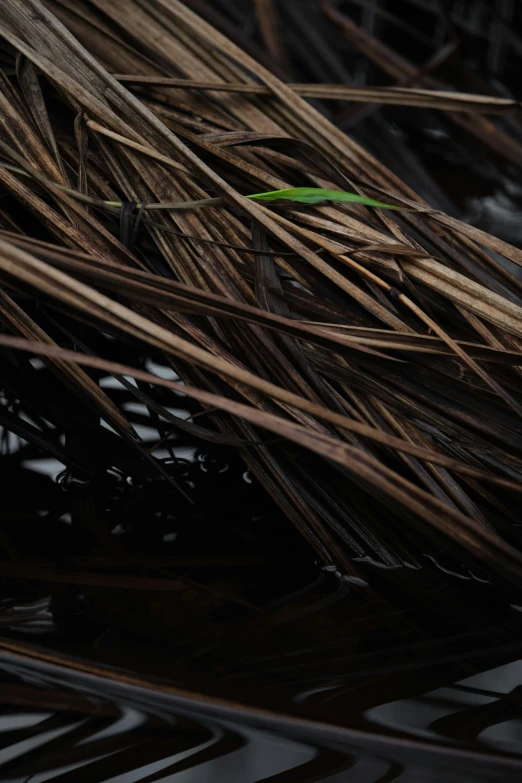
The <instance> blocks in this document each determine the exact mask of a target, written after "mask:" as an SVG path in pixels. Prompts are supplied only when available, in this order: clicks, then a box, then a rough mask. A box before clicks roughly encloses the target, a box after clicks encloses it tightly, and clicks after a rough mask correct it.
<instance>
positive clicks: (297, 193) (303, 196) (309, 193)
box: [247, 188, 401, 209]
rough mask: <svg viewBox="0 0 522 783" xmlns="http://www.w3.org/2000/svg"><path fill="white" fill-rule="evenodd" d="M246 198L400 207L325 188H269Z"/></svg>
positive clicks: (301, 202) (389, 207)
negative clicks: (265, 191) (267, 190)
mask: <svg viewBox="0 0 522 783" xmlns="http://www.w3.org/2000/svg"><path fill="white" fill-rule="evenodd" d="M247 198H251V199H256V201H279V200H280V199H285V200H286V201H297V202H299V203H300V204H320V203H321V202H322V201H332V202H333V203H334V204H342V203H350V204H364V205H365V206H367V207H381V208H382V209H401V207H397V206H394V205H393V204H385V203H384V202H382V201H375V200H374V199H373V198H366V197H365V196H359V195H358V194H357V193H346V192H345V191H344V190H326V189H325V188H286V190H271V191H269V192H267V193H254V195H251V196H247Z"/></svg>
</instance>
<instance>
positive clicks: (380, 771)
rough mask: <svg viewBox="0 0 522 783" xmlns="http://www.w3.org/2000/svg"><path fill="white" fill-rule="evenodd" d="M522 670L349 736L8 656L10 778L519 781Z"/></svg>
mask: <svg viewBox="0 0 522 783" xmlns="http://www.w3.org/2000/svg"><path fill="white" fill-rule="evenodd" d="M448 675H450V672H449V671H448ZM521 675H522V662H520V661H519V660H516V661H513V662H512V663H509V664H505V665H502V666H499V667H496V668H494V669H490V670H489V671H484V672H482V673H480V674H477V675H474V676H471V677H468V678H466V679H464V680H460V681H458V682H455V683H449V684H448V685H447V686H445V687H441V688H436V689H434V690H430V691H427V692H425V693H422V694H418V695H416V696H415V697H413V696H412V697H410V698H407V699H399V700H396V701H393V702H387V703H383V704H382V705H380V706H377V707H374V708H373V709H371V710H369V711H367V712H366V714H365V716H364V718H365V721H366V724H367V730H366V731H350V730H343V729H340V728H337V729H336V728H330V727H325V726H320V725H318V724H314V723H311V722H308V721H297V720H289V719H283V718H279V719H275V718H272V717H271V716H267V715H262V714H256V713H255V712H252V711H241V710H239V709H237V708H233V707H232V708H230V707H227V706H226V705H219V704H217V705H213V706H208V705H207V706H206V707H205V708H203V709H202V708H201V705H198V703H197V701H196V700H191V699H187V698H184V697H181V696H177V695H169V694H159V693H153V692H152V691H150V690H147V689H144V688H141V687H139V686H131V685H128V684H125V685H122V684H119V685H118V684H114V683H111V682H110V681H109V682H107V681H104V680H103V679H100V678H97V677H95V676H92V675H81V674H78V673H75V674H74V676H73V677H68V676H67V674H66V673H65V671H64V669H63V668H59V667H56V666H53V665H52V664H47V665H46V664H42V663H38V664H35V663H33V664H31V663H28V662H27V661H24V660H23V658H21V657H20V656H17V655H13V654H7V653H3V654H2V656H1V681H2V691H1V696H0V699H1V701H2V702H3V703H4V704H5V702H7V703H8V704H9V705H10V706H4V707H3V709H2V713H1V715H0V765H1V766H0V770H1V779H2V780H3V781H6V782H7V781H9V782H10V783H21V782H22V781H26V780H29V779H30V780H31V781H32V783H37V782H38V783H39V782H40V781H42V782H43V781H45V780H53V781H63V783H66V782H67V781H73V780H74V781H107V783H108V782H109V781H110V783H116V782H118V783H120V782H121V783H131V782H132V781H150V783H152V781H177V782H178V783H192V782H193V781H194V783H195V782H196V781H198V783H207V781H208V782H209V783H210V782H211V781H212V783H213V782H214V781H221V780H234V781H236V780H237V781H244V782H245V783H247V782H248V781H252V783H254V781H260V780H273V781H281V782H282V781H305V780H306V781H308V780H310V781H312V780H325V781H331V782H332V783H334V781H335V782H336V783H337V782H339V783H340V782H341V781H345V780H349V781H350V783H385V781H392V780H398V781H401V782H402V783H413V782H414V781H420V780H422V781H430V782H431V781H434V782H435V781H464V782H467V781H470V783H471V781H473V782H474V781H488V780H506V781H516V780H521V779H522V777H521V776H522V761H521V760H520V757H518V758H517V756H516V755H513V756H511V754H518V753H519V750H520V740H521V732H522V722H521V720H520V718H521V717H522V715H521V704H520V691H519V683H520V679H521ZM321 690H322V691H323V692H324V693H326V694H327V696H326V698H330V699H335V698H336V695H337V694H336V691H337V689H336V687H335V686H333V687H330V688H328V689H324V688H323V689H315V690H314V692H312V693H306V692H303V693H302V694H301V695H300V697H299V698H300V699H302V700H306V699H308V698H314V697H317V695H318V692H320V691H321ZM344 698H346V696H344ZM16 704H17V706H15V705H16ZM389 732H392V733H391V735H388V733H389ZM477 734H478V735H479V742H478V744H477V747H475V748H474V749H473V750H467V751H463V750H462V740H463V739H466V740H469V739H470V738H471V737H475V735H477ZM387 735H388V736H387ZM499 752H500V753H501V754H502V755H496V754H498V753H499Z"/></svg>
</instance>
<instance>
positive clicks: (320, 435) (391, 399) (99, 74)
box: [0, 0, 522, 582]
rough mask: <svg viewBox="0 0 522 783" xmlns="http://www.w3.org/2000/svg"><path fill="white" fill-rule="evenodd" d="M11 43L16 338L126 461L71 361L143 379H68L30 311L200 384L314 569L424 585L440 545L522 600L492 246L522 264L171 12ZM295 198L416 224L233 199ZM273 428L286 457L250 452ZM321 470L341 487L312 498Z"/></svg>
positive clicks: (85, 14)
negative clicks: (306, 196)
mask: <svg viewBox="0 0 522 783" xmlns="http://www.w3.org/2000/svg"><path fill="white" fill-rule="evenodd" d="M64 24H65V25H66V26H65V27H64ZM0 33H1V35H2V36H3V37H4V38H5V40H6V41H8V42H9V44H10V45H11V47H12V51H13V55H16V75H14V74H13V77H7V76H4V77H3V82H2V92H1V98H0V101H1V104H2V126H3V137H4V140H3V141H2V143H1V151H2V155H3V159H4V161H5V163H9V164H10V165H9V166H5V165H4V166H2V167H0V179H1V181H2V185H3V187H4V188H5V189H6V191H7V192H8V193H10V194H11V196H12V198H11V199H9V200H8V204H11V203H13V205H14V203H15V202H16V203H18V204H19V205H20V206H21V207H23V214H22V213H17V212H16V211H14V212H13V211H12V210H11V209H8V210H7V212H6V213H5V216H4V218H3V225H4V229H3V231H2V236H1V240H0V241H1V249H2V254H1V258H0V267H1V270H2V277H3V280H4V282H5V287H4V292H3V293H2V319H3V321H4V323H5V325H6V327H7V330H8V331H11V332H13V333H14V334H15V335H20V336H23V337H24V338H26V339H28V340H29V341H31V344H27V347H28V348H30V349H31V350H32V351H33V352H36V353H38V352H40V353H41V354H42V355H47V356H49V358H48V359H47V360H46V362H47V363H48V365H49V366H50V367H51V368H52V369H53V372H54V373H55V374H57V375H58V376H59V377H60V379H62V380H63V382H64V383H66V384H67V385H68V386H69V388H73V389H76V393H77V394H78V395H80V396H81V398H82V399H83V400H85V401H86V402H87V403H88V404H89V405H90V406H91V407H92V408H94V410H96V411H97V412H98V413H99V414H100V415H101V416H102V417H103V418H104V420H105V421H106V422H107V423H109V424H110V425H111V426H112V427H114V428H115V429H116V431H117V432H119V433H120V435H121V437H122V438H125V439H126V440H127V442H128V444H129V445H128V448H129V449H133V448H134V449H135V448H140V447H139V444H138V443H137V441H136V434H135V432H134V431H133V428H132V425H131V424H130V422H129V421H128V420H127V419H126V417H125V414H124V413H123V412H122V410H121V409H119V408H118V406H117V405H116V404H115V402H114V401H113V400H111V399H110V396H109V395H108V394H107V393H106V392H104V391H102V390H101V389H100V388H99V386H98V385H97V384H96V382H95V381H93V380H92V379H91V376H90V375H89V373H88V370H87V369H82V366H83V365H84V364H87V365H90V366H91V367H92V366H94V367H98V369H99V370H102V371H105V372H107V371H109V372H111V371H112V373H113V374H114V373H116V374H118V375H124V374H128V375H134V376H135V377H136V378H137V379H138V378H141V379H142V380H143V381H146V382H147V383H154V379H153V378H151V376H150V375H144V374H143V373H141V375H140V374H139V373H134V372H133V370H131V369H129V368H123V367H120V366H116V365H114V366H111V365H110V364H107V363H105V364H104V363H103V362H101V361H98V360H97V359H96V358H95V357H92V356H89V353H90V351H89V350H88V348H87V347H85V348H84V349H81V348H80V350H78V357H77V360H76V361H75V362H74V363H71V355H70V353H69V354H67V353H62V352H61V351H60V349H59V346H60V345H61V346H63V347H67V342H64V340H63V338H62V339H61V340H58V341H57V340H56V339H53V337H51V336H50V335H49V334H48V331H46V329H45V325H44V321H41V322H40V321H39V319H38V317H36V318H33V317H32V316H31V314H30V312H28V310H27V308H26V307H25V304H24V303H25V302H27V296H28V295H30V296H31V297H37V298H38V299H39V300H40V301H41V302H42V304H43V303H45V312H50V311H52V310H55V311H57V312H58V313H59V312H63V311H65V312H67V314H68V316H72V317H73V318H74V319H79V321H80V322H83V323H89V324H92V325H93V326H96V327H97V328H101V329H103V330H105V331H110V332H111V333H113V334H114V335H116V336H117V337H118V339H122V338H124V337H125V336H126V337H127V339H129V338H130V339H131V340H132V341H133V342H134V341H138V342H139V343H140V344H141V345H142V346H143V347H144V348H145V346H148V348H149V350H154V351H161V352H163V354H164V355H165V356H166V357H167V358H168V361H169V362H172V363H173V367H174V368H175V370H176V371H177V372H178V373H179V375H180V377H181V378H182V379H183V381H184V382H185V383H186V384H187V388H185V389H180V387H179V386H178V387H177V386H175V385H173V386H172V388H174V389H176V390H177V391H184V392H185V393H186V394H188V395H189V396H191V397H193V399H196V400H199V401H200V402H201V403H203V405H204V408H205V407H210V408H212V409H215V410H218V411H221V412H225V413H226V414H227V415H226V416H223V415H220V416H218V417H214V419H213V421H214V426H211V428H210V433H209V434H207V437H209V438H211V439H212V438H213V437H217V433H221V435H222V436H224V437H225V439H229V441H230V439H232V442H234V439H236V440H237V439H239V440H241V442H242V443H244V444H245V446H238V448H240V449H241V454H242V456H243V458H244V460H245V462H246V464H247V465H248V467H249V468H250V469H251V470H252V471H253V473H254V474H255V476H256V477H257V478H258V479H259V480H260V481H261V483H262V484H263V485H264V486H265V487H266V488H267V489H268V491H269V492H270V493H271V494H272V496H273V498H274V499H275V500H276V502H277V503H278V504H279V505H280V506H281V508H282V509H284V512H285V514H286V515H287V517H288V518H289V519H290V520H291V521H292V523H293V524H294V525H295V526H296V527H297V528H298V530H299V531H300V532H301V533H302V535H303V536H304V537H305V538H306V539H307V540H308V541H309V542H310V544H311V545H312V546H313V547H314V548H315V550H316V552H317V555H318V556H319V557H320V559H321V560H322V561H323V562H324V564H325V565H335V567H336V568H338V569H340V572H342V573H343V574H344V573H345V574H347V575H352V576H353V577H356V582H357V581H358V579H361V578H362V577H361V574H360V572H359V566H356V565H355V562H354V557H355V558H359V559H360V558H361V557H363V558H364V557H371V558H374V559H377V560H379V561H381V562H382V563H383V564H385V565H388V566H390V565H398V564H400V563H402V562H404V561H406V562H408V563H409V564H410V565H416V564H418V563H419V562H420V561H419V557H422V555H423V553H424V552H425V551H427V550H428V549H430V547H433V546H437V547H442V548H443V549H444V550H445V551H447V552H448V553H451V554H452V555H453V556H454V557H456V558H457V559H458V560H461V561H462V562H463V561H464V560H465V559H468V562H469V563H471V562H472V561H477V560H478V561H481V562H482V564H485V565H487V566H489V567H490V568H491V569H493V570H494V571H495V572H496V573H498V574H499V575H500V574H502V575H503V576H505V577H508V578H509V579H511V580H514V581H517V582H518V581H519V580H520V578H521V576H522V571H521V565H522V557H521V555H520V552H519V549H518V543H519V536H518V533H517V529H516V528H514V527H513V525H512V523H513V521H515V519H516V516H517V514H516V507H517V503H518V502H519V500H518V495H517V494H514V493H516V492H517V491H518V490H519V489H520V488H521V487H522V484H520V483H519V482H520V477H521V467H522V462H521V459H520V450H521V446H522V441H521V439H520V426H521V424H520V414H521V413H522V406H521V404H520V374H519V369H518V367H517V364H518V363H519V360H520V359H522V352H521V351H520V338H521V337H522V308H521V306H520V288H521V283H520V280H519V278H518V277H517V276H516V274H514V273H513V271H512V268H511V267H509V268H507V267H506V265H505V264H504V263H503V262H502V260H501V259H499V257H498V255H492V254H490V253H489V252H487V251H495V253H496V254H502V255H503V256H504V257H505V258H507V259H509V260H510V261H511V262H513V263H514V264H522V252H521V251H519V250H518V249H516V248H514V247H512V246H509V245H507V244H506V243H505V242H502V241H501V240H498V239H496V238H495V237H492V236H489V235H487V234H484V233H483V232H481V231H479V230H478V229H474V228H473V227H471V226H468V225H466V224H463V223H461V222H460V221H458V220H457V219H455V218H451V217H448V216H447V215H445V214H443V213H440V212H437V211H433V210H430V209H428V208H426V206H427V205H425V204H423V203H419V201H418V199H417V198H416V197H415V194H414V193H412V192H411V191H410V190H409V189H408V188H407V187H406V186H405V185H403V184H402V183H401V182H400V181H399V180H398V179H397V177H395V176H393V175H391V173H390V172H388V171H387V170H386V169H385V168H384V167H383V166H382V165H381V164H379V162H378V161H376V160H375V159H374V158H372V157H371V156H370V155H369V154H368V153H367V152H365V151H364V150H363V149H362V148H361V147H359V146H358V145H357V144H356V143H354V142H353V141H352V140H351V139H350V138H349V137H347V136H346V135H344V133H342V132H341V131H339V130H338V129H337V128H336V127H334V126H333V125H331V124H330V123H329V122H328V121H327V120H326V119H325V117H324V116H322V115H321V114H320V113H319V112H318V111H317V110H315V109H314V108H313V107H312V106H311V105H310V104H309V103H307V102H306V101H305V100H304V98H302V97H301V96H300V94H299V90H296V89H293V88H292V87H291V86H288V85H285V84H284V83H282V82H281V81H280V80H279V79H277V78H276V77H275V76H273V75H272V74H271V73H270V72H269V71H267V70H266V69H265V68H264V67H262V66H260V65H258V64H257V63H256V62H255V61H254V60H253V59H251V58H250V57H249V56H248V55H246V54H245V53H244V52H242V51H241V50H240V49H239V48H238V47H236V46H235V45H234V44H232V43H231V42H230V41H229V40H227V39H226V38H225V37H224V36H223V35H221V34H220V33H218V32H217V31H216V30H215V29H213V28H212V27H210V26H209V25H208V24H207V23H206V22H204V21H202V20H201V19H200V18H199V17H197V16H196V15H195V14H194V13H193V12H192V11H190V10H189V9H188V8H187V7H186V6H185V5H183V4H182V3H181V2H176V0H162V1H161V2H157V3H154V4H153V5H150V6H149V4H146V5H145V4H142V3H140V2H125V3H119V2H114V0H111V2H104V0H96V2H90V3H75V4H71V3H69V2H65V1H64V0H63V1H62V0H61V1H60V2H59V1H58V0H49V2H47V3H45V4H42V3H40V2H39V0H26V2H24V3H20V2H18V1H17V0H6V1H5V3H4V5H3V9H2V18H1V28H0ZM84 47H87V48H84ZM89 50H90V51H89ZM13 65H14V62H13ZM117 72H125V74H128V75H126V76H125V78H124V77H123V76H122V77H121V81H118V79H117V78H115V77H114V76H111V73H117ZM142 77H143V78H142ZM145 77H146V78H145ZM163 77H168V79H171V78H172V77H174V78H175V79H176V80H177V81H175V82H172V83H169V82H168V81H167V85H165V83H162V82H165V78H163ZM183 79H189V80H195V83H196V86H197V88H198V89H197V90H196V89H195V87H194V84H193V82H189V85H190V89H187V88H182V86H181V84H182V80H183ZM133 81H134V83H135V86H134V92H130V91H129V89H128V87H129V86H131V85H130V84H129V82H133ZM227 82H231V83H233V85H234V88H235V89H236V90H237V85H245V90H248V89H249V86H250V85H252V92H253V94H248V93H247V92H237V91H236V92H233V93H226V92H224V91H223V89H224V88H223V85H224V84H226V83H227ZM211 83H218V85H219V89H218V90H211V89H209V84H211ZM259 83H260V84H262V85H264V87H263V93H262V94H261V95H259V97H258V92H259V91H258V90H257V88H256V87H255V85H256V84H259ZM173 85H174V86H173ZM267 92H269V93H270V95H272V96H273V97H272V98H271V99H270V100H269V101H268V100H267V99H266V97H265V96H266V94H267ZM301 92H302V90H301ZM305 93H306V91H305ZM412 98H414V99H415V100H418V99H419V96H418V94H417V93H416V92H415V91H413V92H412ZM434 100H435V101H436V100H437V98H434ZM451 100H452V103H453V105H455V104H458V101H459V98H458V96H455V97H452V99H451ZM484 100H485V99H484ZM461 101H462V105H461V108H462V109H466V110H468V109H469V108H470V103H469V100H468V99H467V98H466V96H463V97H462V99H461ZM476 102H480V99H477V100H476ZM22 173H23V174H24V176H22ZM301 184H304V185H311V186H319V187H321V186H325V187H331V188H336V189H338V188H341V189H344V190H355V191H358V192H360V193H361V192H362V193H364V194H365V195H368V196H371V197H373V198H386V199H387V200H390V199H392V200H393V202H394V203H395V204H397V205H399V206H400V205H402V206H406V207H407V209H405V210H399V211H398V212H397V211H396V212H388V211H385V210H375V209H373V210H370V209H369V208H367V207H364V206H355V205H354V206H348V207H345V206H342V207H341V206H336V205H332V206H298V205H292V204H290V205H288V202H287V203H286V205H285V206H277V205H276V206H274V207H270V206H264V205H263V204H262V203H259V202H258V203H256V201H255V200H247V199H245V198H244V195H246V194H249V193H252V192H259V191H262V190H276V189H281V188H287V187H292V186H296V185H301ZM80 194H83V195H84V197H83V199H82V198H81V197H80ZM86 196H88V198H85V197H86ZM216 196H218V197H220V198H221V200H222V201H221V202H220V203H218V204H216V205H214V204H213V202H212V206H208V207H206V208H205V206H203V207H199V208H198V207H194V208H192V209H183V210H180V209H176V208H175V207H176V204H180V205H181V206H186V205H184V204H182V202H192V201H201V200H204V199H207V198H214V199H215V197H216ZM120 202H121V203H122V204H123V206H121V207H118V206H117V205H118V203H120ZM133 202H135V203H136V202H139V203H141V204H142V206H141V207H138V208H137V209H136V208H134V209H133ZM151 202H156V206H160V207H161V206H163V207H165V206H166V205H167V204H171V206H172V208H170V209H168V208H165V209H161V210H160V209H154V210H152V209H151V208H150V206H149V207H147V204H148V203H149V204H150V203H151ZM110 204H112V205H113V206H111V205H110ZM282 204H284V202H282ZM114 213H116V214H115V215H114ZM118 213H119V215H118ZM136 214H137V215H138V216H137V218H136ZM29 215H30V216H31V218H30V220H31V225H32V227H33V228H32V230H31V232H30V233H28V231H27V229H26V226H27V221H28V216H29ZM138 224H139V225H138ZM37 225H40V226H42V227H43V228H44V229H45V231H46V232H47V236H48V237H49V239H51V238H52V243H51V244H49V242H47V243H46V244H42V242H41V241H40V237H42V236H44V235H43V234H42V233H41V231H40V229H37ZM31 234H33V236H31ZM53 243H54V244H53ZM293 281H296V282H298V283H299V284H300V286H299V287H297V288H296V287H295V284H294V282H293ZM22 292H23V297H22V298H20V295H19V294H20V293H22ZM56 317H59V315H57V316H56ZM44 320H45V319H44ZM36 341H38V342H39V343H43V344H44V345H43V346H42V347H41V348H38V347H37V346H36V345H35V344H34V343H35V342H36ZM68 341H69V345H70V344H71V343H72V344H75V345H76V346H78V342H77V341H76V340H75V336H74V334H70V335H69V337H68ZM2 342H3V343H4V344H5V345H12V347H15V345H16V347H22V344H21V343H20V342H18V343H14V342H12V341H11V342H10V340H9V338H7V337H3V338H2ZM103 358H104V357H100V360H101V359H103ZM520 364H522V361H520ZM198 389H200V390H201V391H198ZM157 414H158V415H159V416H160V417H161V416H162V414H163V410H162V409H161V408H160V409H159V410H157ZM229 414H230V415H229ZM185 426H186V427H187V426H190V425H186V424H185ZM267 431H269V432H272V433H276V434H277V436H278V438H280V439H281V440H280V441H279V442H278V443H276V444H274V445H266V446H265V445H255V444H256V443H258V444H259V443H262V442H263V440H266V439H267V435H266V433H267ZM214 432H215V433H216V435H215V436H214V435H213V434H212V433H214ZM197 434H198V435H202V434H203V433H202V432H201V430H200V431H198V432H197ZM203 436H204V435H203ZM35 437H36V436H35ZM246 444H253V445H246ZM292 444H298V445H299V446H302V447H304V448H305V449H306V450H308V451H309V453H311V454H312V455H314V459H313V461H310V458H309V457H305V452H303V451H301V450H300V451H297V452H296V451H295V448H294V446H292ZM316 457H319V458H321V459H324V458H326V459H327V460H328V461H329V462H330V465H331V467H330V470H329V473H330V474H331V481H328V485H327V484H324V479H323V478H322V479H321V481H319V480H318V481H317V482H314V472H315V468H314V467H313V466H314V465H315V460H316ZM152 459H154V455H153V454H152ZM69 467H72V465H70V466H69ZM305 488H306V489H305ZM430 551H431V549H430ZM470 557H471V558H472V560H469V558H470ZM363 581H367V577H366V576H364V579H363Z"/></svg>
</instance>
